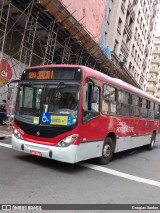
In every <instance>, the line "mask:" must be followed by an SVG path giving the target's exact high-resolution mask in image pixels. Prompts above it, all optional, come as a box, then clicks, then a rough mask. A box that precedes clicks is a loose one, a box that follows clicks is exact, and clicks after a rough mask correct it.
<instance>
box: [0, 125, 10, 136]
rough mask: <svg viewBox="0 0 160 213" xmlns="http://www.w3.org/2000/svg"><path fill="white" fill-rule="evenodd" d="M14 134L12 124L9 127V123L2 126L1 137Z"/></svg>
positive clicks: (0, 129)
mask: <svg viewBox="0 0 160 213" xmlns="http://www.w3.org/2000/svg"><path fill="white" fill-rule="evenodd" d="M11 135H12V126H10V127H8V125H3V126H0V138H4V137H5V138H7V137H11Z"/></svg>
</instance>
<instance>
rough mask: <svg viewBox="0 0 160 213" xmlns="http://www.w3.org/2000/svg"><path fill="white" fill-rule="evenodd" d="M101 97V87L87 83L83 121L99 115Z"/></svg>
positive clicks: (84, 93) (84, 91) (84, 94)
mask: <svg viewBox="0 0 160 213" xmlns="http://www.w3.org/2000/svg"><path fill="white" fill-rule="evenodd" d="M99 98H100V90H99V88H98V87H97V86H93V84H92V83H86V84H85V86H84V89H83V122H86V121H88V120H90V119H91V118H94V117H97V116H98V115H99Z"/></svg>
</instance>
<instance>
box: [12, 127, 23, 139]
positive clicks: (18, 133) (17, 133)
mask: <svg viewBox="0 0 160 213" xmlns="http://www.w3.org/2000/svg"><path fill="white" fill-rule="evenodd" d="M13 134H14V136H15V137H16V138H18V139H21V140H22V139H23V137H22V135H21V133H20V132H19V131H18V130H17V129H16V128H14V130H13Z"/></svg>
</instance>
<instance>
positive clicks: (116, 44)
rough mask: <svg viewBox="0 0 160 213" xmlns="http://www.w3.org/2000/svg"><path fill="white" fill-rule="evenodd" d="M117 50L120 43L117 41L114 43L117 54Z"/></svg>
mask: <svg viewBox="0 0 160 213" xmlns="http://www.w3.org/2000/svg"><path fill="white" fill-rule="evenodd" d="M117 50H118V41H117V40H115V43H114V52H115V53H117Z"/></svg>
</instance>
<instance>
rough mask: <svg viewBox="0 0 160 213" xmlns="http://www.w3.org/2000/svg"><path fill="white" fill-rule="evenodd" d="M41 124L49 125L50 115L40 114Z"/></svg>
mask: <svg viewBox="0 0 160 213" xmlns="http://www.w3.org/2000/svg"><path fill="white" fill-rule="evenodd" d="M41 122H42V123H43V124H50V123H51V115H50V113H45V112H43V113H42V117H41Z"/></svg>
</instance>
